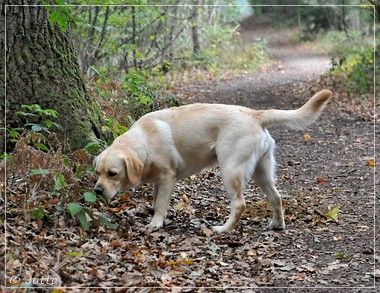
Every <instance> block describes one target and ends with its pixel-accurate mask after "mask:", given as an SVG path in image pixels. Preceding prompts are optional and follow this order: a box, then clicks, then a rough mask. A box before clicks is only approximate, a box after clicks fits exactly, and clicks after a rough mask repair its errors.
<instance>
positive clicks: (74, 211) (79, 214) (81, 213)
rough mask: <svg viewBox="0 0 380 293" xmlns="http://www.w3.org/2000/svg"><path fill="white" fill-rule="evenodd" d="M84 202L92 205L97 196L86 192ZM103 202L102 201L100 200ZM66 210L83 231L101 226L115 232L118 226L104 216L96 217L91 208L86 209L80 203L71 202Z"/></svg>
mask: <svg viewBox="0 0 380 293" xmlns="http://www.w3.org/2000/svg"><path fill="white" fill-rule="evenodd" d="M83 196H84V201H85V203H86V204H94V203H95V202H96V201H97V196H96V195H95V194H94V193H93V192H91V191H87V192H85V193H84V195H83ZM102 200H104V199H102ZM67 210H68V211H69V212H70V215H71V216H72V217H73V218H76V219H78V220H79V222H80V224H81V226H82V228H83V229H84V230H88V229H90V228H91V227H92V226H93V225H99V224H102V225H104V226H106V227H107V228H110V229H113V230H115V229H116V228H117V227H118V224H114V223H112V222H110V221H109V220H107V219H106V218H105V217H104V216H100V215H96V214H94V213H93V211H92V209H91V208H88V207H86V206H84V205H82V204H80V203H76V202H71V203H69V204H68V205H67Z"/></svg>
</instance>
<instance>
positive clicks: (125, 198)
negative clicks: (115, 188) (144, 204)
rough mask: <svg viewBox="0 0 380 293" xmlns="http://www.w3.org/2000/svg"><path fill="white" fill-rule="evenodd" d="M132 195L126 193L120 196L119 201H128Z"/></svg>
mask: <svg viewBox="0 0 380 293" xmlns="http://www.w3.org/2000/svg"><path fill="white" fill-rule="evenodd" d="M130 198H131V197H130V196H129V195H128V194H127V193H126V194H124V195H122V196H120V197H119V201H126V200H129V199H130Z"/></svg>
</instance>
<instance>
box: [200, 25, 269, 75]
mask: <svg viewBox="0 0 380 293" xmlns="http://www.w3.org/2000/svg"><path fill="white" fill-rule="evenodd" d="M204 34H205V36H206V39H207V44H206V45H205V48H204V49H203V50H202V51H201V52H199V53H198V54H195V55H194V56H193V60H194V61H193V62H194V64H195V65H196V66H202V67H204V68H205V69H206V70H209V71H211V72H213V73H216V74H221V73H222V72H228V73H241V72H244V71H248V70H255V69H258V68H259V67H260V66H261V65H263V64H264V63H265V62H268V57H267V54H266V52H267V44H266V43H265V41H259V42H254V43H251V44H243V43H242V41H241V40H240V36H239V33H237V32H236V31H235V30H234V29H233V28H231V27H228V26H226V27H222V26H215V27H211V28H209V29H208V30H206V31H205V32H204Z"/></svg>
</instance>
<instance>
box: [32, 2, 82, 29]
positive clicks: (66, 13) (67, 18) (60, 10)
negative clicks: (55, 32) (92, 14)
mask: <svg viewBox="0 0 380 293" xmlns="http://www.w3.org/2000/svg"><path fill="white" fill-rule="evenodd" d="M39 2H41V3H42V4H43V5H44V7H45V8H46V9H47V10H48V11H49V22H50V23H51V24H52V25H53V24H57V25H58V26H59V27H60V28H61V30H63V31H64V32H65V31H67V29H68V28H69V25H70V23H75V22H79V21H81V20H80V19H79V18H74V17H73V16H72V12H71V6H69V5H67V3H66V2H65V1H63V0H54V1H44V0H40V1H39Z"/></svg>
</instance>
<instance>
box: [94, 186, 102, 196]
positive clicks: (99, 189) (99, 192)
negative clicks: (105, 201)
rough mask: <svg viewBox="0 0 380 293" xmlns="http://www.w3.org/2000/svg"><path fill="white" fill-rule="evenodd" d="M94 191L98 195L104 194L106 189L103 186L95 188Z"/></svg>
mask: <svg viewBox="0 0 380 293" xmlns="http://www.w3.org/2000/svg"><path fill="white" fill-rule="evenodd" d="M94 191H95V193H96V194H97V195H102V194H103V191H104V189H103V188H101V187H95V188H94Z"/></svg>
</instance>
